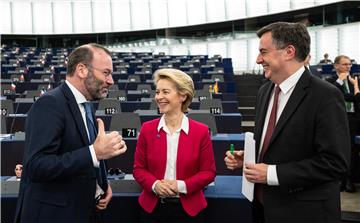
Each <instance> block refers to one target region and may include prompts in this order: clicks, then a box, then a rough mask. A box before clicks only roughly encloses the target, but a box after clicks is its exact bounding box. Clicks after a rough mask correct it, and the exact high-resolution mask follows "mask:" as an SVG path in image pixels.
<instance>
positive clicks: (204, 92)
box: [195, 89, 210, 101]
mask: <svg viewBox="0 0 360 223" xmlns="http://www.w3.org/2000/svg"><path fill="white" fill-rule="evenodd" d="M195 98H198V99H199V101H202V100H205V99H210V92H209V90H208V89H201V90H195Z"/></svg>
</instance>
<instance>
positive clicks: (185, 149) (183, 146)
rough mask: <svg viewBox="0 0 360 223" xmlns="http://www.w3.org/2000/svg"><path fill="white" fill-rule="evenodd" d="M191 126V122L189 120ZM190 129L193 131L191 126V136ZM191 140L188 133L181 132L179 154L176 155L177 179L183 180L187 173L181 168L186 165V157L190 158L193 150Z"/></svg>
mask: <svg viewBox="0 0 360 223" xmlns="http://www.w3.org/2000/svg"><path fill="white" fill-rule="evenodd" d="M189 125H190V120H189ZM190 129H192V128H191V127H190V126H189V132H188V133H189V134H190ZM191 144H192V143H191V139H190V137H189V135H186V133H185V132H184V131H183V130H181V131H180V136H179V143H178V150H177V154H176V178H177V179H183V177H184V174H185V173H183V171H186V170H185V169H184V168H179V167H181V166H184V165H183V164H184V163H185V161H184V159H186V157H188V154H187V153H189V152H190V150H189V149H190V148H192V147H191V146H189V145H191Z"/></svg>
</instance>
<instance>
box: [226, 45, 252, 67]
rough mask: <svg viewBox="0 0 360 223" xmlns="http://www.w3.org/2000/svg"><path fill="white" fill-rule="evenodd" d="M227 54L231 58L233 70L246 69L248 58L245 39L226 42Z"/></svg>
mask: <svg viewBox="0 0 360 223" xmlns="http://www.w3.org/2000/svg"><path fill="white" fill-rule="evenodd" d="M228 44H229V54H228V56H229V57H230V58H232V63H233V68H234V71H240V70H241V71H244V70H247V65H248V58H247V52H248V49H247V48H248V47H247V45H248V44H247V40H246V39H244V40H232V41H229V42H228Z"/></svg>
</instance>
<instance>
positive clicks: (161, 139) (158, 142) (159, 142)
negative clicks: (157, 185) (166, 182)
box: [153, 119, 167, 178]
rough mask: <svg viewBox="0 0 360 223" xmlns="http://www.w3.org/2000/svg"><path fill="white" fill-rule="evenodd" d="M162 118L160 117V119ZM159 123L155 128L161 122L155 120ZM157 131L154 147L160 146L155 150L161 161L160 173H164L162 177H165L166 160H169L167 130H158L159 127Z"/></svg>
mask: <svg viewBox="0 0 360 223" xmlns="http://www.w3.org/2000/svg"><path fill="white" fill-rule="evenodd" d="M159 120H160V119H159ZM155 123H157V124H156V125H155V129H156V128H157V126H158V124H159V122H155ZM155 131H156V137H155V142H154V144H153V145H154V148H159V149H156V150H154V151H155V152H157V153H158V161H159V162H160V165H159V168H160V170H159V173H162V176H161V177H162V178H164V176H165V171H166V170H165V169H166V160H167V140H166V132H165V131H164V130H163V129H160V131H159V132H158V131H157V129H156V130H155Z"/></svg>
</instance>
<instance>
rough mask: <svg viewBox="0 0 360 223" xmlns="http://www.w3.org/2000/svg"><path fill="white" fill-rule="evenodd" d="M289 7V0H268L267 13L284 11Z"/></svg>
mask: <svg viewBox="0 0 360 223" xmlns="http://www.w3.org/2000/svg"><path fill="white" fill-rule="evenodd" d="M290 9H291V8H290V0H276V1H270V0H269V13H277V12H286V11H289V10H290Z"/></svg>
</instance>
